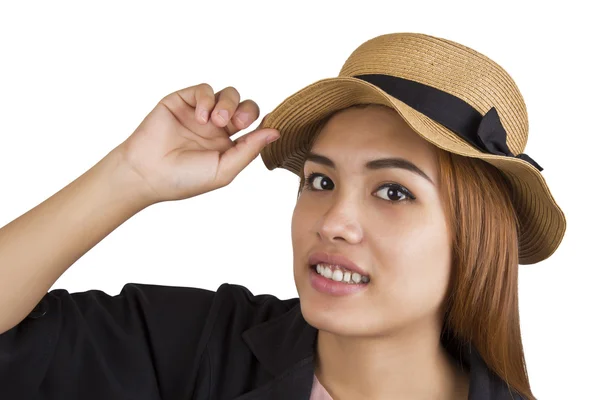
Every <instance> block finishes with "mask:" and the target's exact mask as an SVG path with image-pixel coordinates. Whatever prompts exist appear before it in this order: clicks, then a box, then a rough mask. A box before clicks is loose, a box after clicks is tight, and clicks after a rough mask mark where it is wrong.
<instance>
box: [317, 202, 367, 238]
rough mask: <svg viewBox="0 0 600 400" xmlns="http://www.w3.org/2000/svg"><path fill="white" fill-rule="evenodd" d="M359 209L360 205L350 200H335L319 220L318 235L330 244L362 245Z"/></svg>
mask: <svg viewBox="0 0 600 400" xmlns="http://www.w3.org/2000/svg"><path fill="white" fill-rule="evenodd" d="M359 208H360V203H358V202H356V201H354V202H353V201H352V200H350V199H348V198H347V199H346V200H344V199H341V198H339V199H336V200H333V203H332V204H331V206H330V207H329V208H328V209H327V211H326V212H325V213H324V214H323V217H322V218H321V219H320V220H319V225H318V229H317V235H318V236H319V237H320V238H321V239H322V240H326V241H330V242H336V240H344V241H346V242H348V243H360V241H361V240H362V228H361V225H360V222H359Z"/></svg>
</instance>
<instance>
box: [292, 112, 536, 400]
mask: <svg viewBox="0 0 600 400" xmlns="http://www.w3.org/2000/svg"><path fill="white" fill-rule="evenodd" d="M366 106H368V104H360V105H354V106H351V107H358V108H364V107H366ZM348 108H349V107H348ZM340 111H342V110H339V111H336V112H334V113H333V114H331V115H329V116H328V117H327V118H325V119H324V120H323V121H322V123H320V124H319V125H320V128H322V127H323V126H324V125H325V123H326V122H327V121H328V120H329V119H330V118H331V117H332V116H333V115H335V114H337V113H338V112H340ZM318 133H319V132H317V134H315V136H314V137H313V138H312V140H311V144H310V146H311V147H312V143H314V140H315V139H316V137H317V135H318ZM435 149H436V153H437V155H438V161H439V162H438V166H439V177H440V193H441V196H442V200H443V204H444V207H445V215H446V217H447V220H448V225H449V227H450V234H451V237H452V272H451V280H450V284H449V289H448V295H447V298H446V301H445V304H444V305H445V310H446V311H445V315H444V321H443V329H442V335H453V336H455V337H457V338H459V339H460V340H462V341H463V342H466V343H472V344H473V345H474V346H475V348H476V349H477V350H478V352H479V353H480V355H481V357H482V359H483V360H484V361H485V363H486V364H487V366H488V368H490V370H492V371H493V372H495V373H496V374H497V375H498V376H499V377H500V378H502V379H503V380H504V381H505V382H506V383H507V384H508V386H509V387H510V388H511V389H512V390H515V391H517V392H518V393H519V394H520V395H521V396H522V397H524V398H525V399H527V400H535V397H534V396H533V394H532V392H531V388H530V384H529V378H528V375H527V368H526V364H525V356H524V352H523V343H522V341H521V328H520V324H519V308H518V291H517V283H518V282H517V281H518V268H519V255H518V254H519V252H518V232H519V221H518V218H517V214H516V211H515V209H514V206H513V203H512V202H511V196H512V191H511V187H510V185H509V184H508V181H507V180H506V178H505V177H504V175H503V173H502V172H501V171H500V170H499V169H497V168H495V167H494V166H493V165H491V164H489V163H487V162H485V161H483V160H480V159H477V158H469V157H464V156H460V155H457V154H454V153H450V152H447V151H445V150H442V149H440V148H438V147H435ZM304 184H305V181H304V177H303V176H301V177H300V186H299V189H298V196H300V194H301V192H302V189H303V188H304Z"/></svg>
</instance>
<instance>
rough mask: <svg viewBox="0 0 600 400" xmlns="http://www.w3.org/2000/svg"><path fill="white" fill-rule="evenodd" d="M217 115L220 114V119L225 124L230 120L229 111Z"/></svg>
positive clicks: (222, 111) (221, 111) (220, 111)
mask: <svg viewBox="0 0 600 400" xmlns="http://www.w3.org/2000/svg"><path fill="white" fill-rule="evenodd" d="M217 114H219V117H221V119H222V120H223V122H227V121H228V120H229V113H228V112H227V110H219V112H218V113H217Z"/></svg>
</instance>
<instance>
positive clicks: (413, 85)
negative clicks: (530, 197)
mask: <svg viewBox="0 0 600 400" xmlns="http://www.w3.org/2000/svg"><path fill="white" fill-rule="evenodd" d="M354 78H358V79H362V80H364V81H366V82H369V83H371V84H373V85H375V86H377V87H379V88H380V89H382V90H384V91H385V92H386V93H388V94H389V95H391V96H394V97H395V98H397V99H398V100H400V101H402V102H404V103H406V104H407V105H409V106H410V107H412V108H414V109H415V110H417V111H419V112H420V113H422V114H424V115H426V116H428V117H429V118H431V119H433V120H434V121H436V122H439V123H440V124H442V125H444V126H445V127H446V128H448V129H450V130H451V131H453V132H454V133H456V134H458V135H459V136H460V137H462V138H463V139H465V140H466V141H467V142H469V143H470V144H472V145H473V146H475V147H477V148H478V149H479V150H481V151H482V152H485V153H490V154H496V155H500V156H507V157H516V158H520V159H521V160H524V161H527V162H528V163H530V164H531V165H533V166H534V167H536V168H537V169H538V170H539V171H543V168H542V167H541V166H540V165H539V164H538V163H537V162H535V161H534V160H533V159H532V158H531V157H529V156H528V155H527V154H525V153H521V154H518V155H516V156H515V155H514V154H513V153H512V152H511V151H510V150H509V149H508V145H507V144H506V130H505V129H504V127H503V126H502V122H501V121H500V116H499V115H498V111H497V110H496V108H495V107H492V108H491V109H490V110H489V111H488V112H487V113H486V114H485V115H483V116H482V115H481V114H480V113H479V112H478V111H477V110H476V109H475V108H473V107H472V106H471V105H470V104H469V103H467V102H466V101H464V100H462V99H460V98H458V97H456V96H454V95H452V94H450V93H447V92H444V91H442V90H439V89H437V88H434V87H432V86H428V85H424V84H422V83H419V82H415V81H411V80H408V79H404V78H399V77H396V76H391V75H384V74H368V75H357V76H354Z"/></svg>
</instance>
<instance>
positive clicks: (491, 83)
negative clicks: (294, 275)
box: [260, 33, 567, 264]
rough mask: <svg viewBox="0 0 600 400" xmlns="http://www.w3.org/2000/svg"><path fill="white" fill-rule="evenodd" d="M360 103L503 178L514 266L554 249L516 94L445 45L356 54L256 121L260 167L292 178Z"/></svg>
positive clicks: (388, 43)
mask: <svg viewBox="0 0 600 400" xmlns="http://www.w3.org/2000/svg"><path fill="white" fill-rule="evenodd" d="M360 103H376V104H382V105H386V106H389V107H391V108H393V109H395V110H396V111H397V112H398V114H400V116H401V117H402V118H403V119H404V120H405V121H406V122H407V123H408V125H409V126H410V127H411V128H412V129H413V130H414V131H415V132H416V133H418V134H419V135H420V136H421V137H423V139H425V140H427V141H429V142H431V143H433V144H434V145H436V146H438V147H439V148H441V149H444V150H446V151H449V152H452V153H456V154H459V155H462V156H466V157H476V158H480V159H482V160H484V161H486V162H488V163H490V164H492V165H494V166H495V167H497V168H498V169H500V170H501V171H502V172H503V173H504V175H505V176H506V177H507V179H508V181H509V183H510V184H511V185H512V187H513V189H514V190H513V198H512V201H513V203H514V205H515V208H516V210H517V213H518V217H519V222H520V230H519V264H533V263H536V262H539V261H542V260H544V259H546V258H548V257H550V256H551V255H552V253H554V251H555V250H556V249H557V248H558V246H559V244H560V242H561V241H562V238H563V236H564V233H565V229H566V224H567V222H566V219H565V216H564V214H563V212H562V210H561V209H560V207H559V206H558V205H557V204H556V201H555V200H554V198H553V197H552V194H551V193H550V190H549V188H548V186H547V184H546V182H545V180H544V177H543V176H542V174H541V171H542V170H543V168H542V167H541V166H540V165H539V164H538V163H537V162H535V161H534V160H533V159H532V158H531V157H530V156H528V155H526V154H523V151H524V149H525V145H526V144H527V134H528V121H527V110H526V107H525V102H524V100H523V97H522V96H521V93H520V92H519V89H518V88H517V85H516V84H515V82H514V81H513V79H512V78H511V77H510V76H509V75H508V73H507V72H506V71H505V70H504V69H502V67H500V66H499V65H498V64H496V63H495V62H494V61H492V60H490V59H489V58H487V57H486V56H484V55H483V54H480V53H478V52H476V51H475V50H473V49H470V48H468V47H466V46H464V45H461V44H459V43H455V42H452V41H450V40H446V39H442V38H437V37H433V36H429V35H424V34H419V33H392V34H386V35H381V36H378V37H375V38H373V39H370V40H368V41H366V42H364V43H363V44H361V45H360V46H359V47H358V48H357V49H356V50H354V51H353V52H352V54H351V55H350V57H349V58H348V59H347V60H346V62H345V64H344V65H343V67H342V69H341V71H340V73H339V75H338V77H333V78H326V79H322V80H319V81H317V82H314V83H312V84H311V85H308V86H307V87H305V88H303V89H301V90H299V91H298V92H296V93H294V94H292V95H291V96H289V97H288V98H287V99H285V100H284V101H283V102H282V103H281V104H279V105H278V106H277V107H276V108H275V109H274V110H273V111H272V112H271V113H269V114H268V115H267V116H266V117H265V119H264V120H263V122H262V126H263V127H265V128H276V129H278V130H279V131H280V134H281V137H280V138H279V140H276V141H275V142H273V143H270V144H269V145H267V146H266V147H264V148H263V150H262V151H261V153H260V155H261V158H262V160H263V162H264V164H265V166H266V167H267V168H268V169H269V170H273V169H275V168H284V169H287V170H289V171H291V172H293V173H294V174H296V175H298V176H299V177H301V176H302V173H303V162H304V155H305V153H306V152H307V150H308V149H309V146H310V145H311V140H312V139H313V138H314V135H315V133H316V132H317V130H318V129H319V127H320V124H321V123H322V121H323V120H324V118H325V117H327V116H328V115H330V114H331V113H333V112H334V111H337V110H340V109H343V108H346V107H348V106H351V105H354V104H360Z"/></svg>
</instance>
